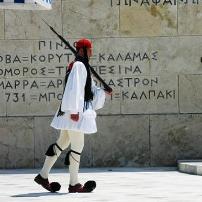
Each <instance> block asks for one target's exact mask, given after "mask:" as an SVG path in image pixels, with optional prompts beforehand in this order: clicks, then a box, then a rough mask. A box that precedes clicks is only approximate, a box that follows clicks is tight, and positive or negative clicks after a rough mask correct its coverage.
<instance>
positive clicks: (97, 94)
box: [92, 81, 106, 110]
mask: <svg viewBox="0 0 202 202" xmlns="http://www.w3.org/2000/svg"><path fill="white" fill-rule="evenodd" d="M92 91H93V94H94V96H93V102H92V104H93V109H94V110H98V109H101V108H103V107H104V104H105V99H106V95H105V92H104V90H103V89H102V88H100V87H97V86H96V85H95V82H94V81H92Z"/></svg>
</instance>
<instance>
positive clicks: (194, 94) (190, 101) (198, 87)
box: [179, 75, 202, 113]
mask: <svg viewBox="0 0 202 202" xmlns="http://www.w3.org/2000/svg"><path fill="white" fill-rule="evenodd" d="M179 78H180V79H179V92H180V93H179V106H180V112H182V113H201V112H202V104H201V103H202V94H201V91H202V75H180V77H179Z"/></svg>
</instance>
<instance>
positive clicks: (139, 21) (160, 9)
mask: <svg viewBox="0 0 202 202" xmlns="http://www.w3.org/2000/svg"><path fill="white" fill-rule="evenodd" d="M176 34H177V6H175V5H173V6H163V5H160V6H155V5H151V6H140V5H134V6H131V7H127V6H121V7H120V35H121V36H130V37H131V36H172V35H176Z"/></svg>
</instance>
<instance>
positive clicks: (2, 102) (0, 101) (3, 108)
mask: <svg viewBox="0 0 202 202" xmlns="http://www.w3.org/2000/svg"><path fill="white" fill-rule="evenodd" d="M2 82H5V79H2V78H1V79H0V83H2ZM0 95H1V99H0V106H1V107H0V116H6V95H5V90H4V89H3V88H0Z"/></svg>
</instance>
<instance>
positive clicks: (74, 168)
mask: <svg viewBox="0 0 202 202" xmlns="http://www.w3.org/2000/svg"><path fill="white" fill-rule="evenodd" d="M56 143H57V144H58V146H59V147H60V148H61V149H62V150H64V149H66V148H67V147H68V146H69V144H70V143H71V150H74V151H76V152H78V153H81V152H82V150H83V147H84V134H83V133H81V132H76V131H67V130H61V132H60V136H59V138H58V140H57V142H56ZM54 148H55V151H56V154H57V155H54V156H46V159H45V162H44V165H43V168H42V170H41V171H40V175H41V176H42V177H43V178H45V179H47V178H48V174H49V172H50V170H51V168H52V167H53V165H54V163H55V162H56V160H57V158H58V157H59V156H60V154H61V151H60V150H59V149H58V148H57V147H54ZM69 159H70V165H69V173H70V183H69V184H71V185H72V186H74V185H75V184H77V183H79V181H78V172H79V165H80V155H78V154H75V153H73V152H71V154H70V157H69Z"/></svg>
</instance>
